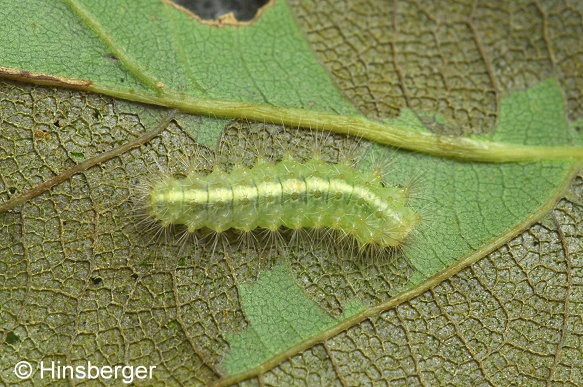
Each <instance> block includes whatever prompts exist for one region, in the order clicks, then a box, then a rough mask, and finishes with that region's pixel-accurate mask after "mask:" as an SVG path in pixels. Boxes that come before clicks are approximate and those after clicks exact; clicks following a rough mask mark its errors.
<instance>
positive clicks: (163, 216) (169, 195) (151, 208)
mask: <svg viewBox="0 0 583 387" xmlns="http://www.w3.org/2000/svg"><path fill="white" fill-rule="evenodd" d="M146 210H147V213H148V215H149V217H150V218H152V219H155V220H157V221H159V222H160V223H161V224H162V225H163V226H165V227H166V226H169V225H184V226H186V228H187V229H188V231H189V232H195V231H197V230H201V229H209V230H212V231H214V232H216V233H221V232H224V231H226V230H229V229H235V230H239V231H242V232H250V231H252V230H254V229H258V228H259V229H266V230H270V231H274V232H275V231H277V230H278V229H280V228H282V227H283V228H287V229H291V230H300V229H329V230H332V231H336V232H339V233H340V234H342V235H343V236H346V237H350V238H353V240H354V241H356V242H357V244H358V246H359V247H360V248H366V247H369V246H375V247H380V248H394V247H398V246H400V245H401V244H403V242H404V241H405V240H406V239H407V237H408V236H409V234H410V233H411V232H412V230H413V229H414V228H415V226H416V224H417V223H418V222H419V221H420V219H421V218H420V216H419V214H417V213H416V212H415V211H414V210H413V209H412V208H410V207H408V206H407V191H406V189H404V188H402V187H396V186H387V185H386V184H385V183H384V182H383V179H382V174H381V173H380V172H379V171H370V172H361V171H358V170H356V169H355V168H354V167H353V166H352V165H350V164H349V163H347V162H341V163H338V164H329V163H327V162H325V161H324V160H322V159H321V158H320V157H319V156H318V155H315V156H313V157H312V158H311V159H308V160H305V161H303V162H302V161H298V160H296V159H294V158H293V157H290V156H286V157H284V158H283V159H281V160H279V161H277V162H275V163H273V162H270V161H267V160H265V159H258V161H257V162H256V163H255V164H254V165H253V166H252V167H250V168H249V167H246V166H241V165H239V166H235V167H234V168H233V169H232V170H230V171H228V172H227V171H225V170H223V169H221V168H216V167H215V168H213V170H212V172H210V173H208V174H205V173H202V172H200V171H193V172H190V173H188V174H187V175H186V176H184V177H182V178H177V177H174V176H165V177H163V178H162V179H161V180H159V181H158V182H156V183H154V184H152V185H151V186H150V190H149V192H148V193H147V197H146Z"/></svg>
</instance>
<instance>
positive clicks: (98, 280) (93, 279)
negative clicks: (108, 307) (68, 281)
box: [91, 277, 103, 285]
mask: <svg viewBox="0 0 583 387" xmlns="http://www.w3.org/2000/svg"><path fill="white" fill-rule="evenodd" d="M101 281H103V280H102V279H101V278H99V277H91V282H93V285H99V284H100V283H101Z"/></svg>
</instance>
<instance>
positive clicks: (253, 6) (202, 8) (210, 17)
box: [171, 0, 275, 25]
mask: <svg viewBox="0 0 583 387" xmlns="http://www.w3.org/2000/svg"><path fill="white" fill-rule="evenodd" d="M274 1H275V0H172V1H171V3H174V4H175V5H178V6H179V7H177V8H179V9H181V10H182V11H187V13H190V14H194V16H197V17H198V18H200V19H202V20H203V21H208V22H209V24H213V25H226V24H229V25H239V24H242V25H246V24H249V22H252V21H253V20H254V19H256V18H257V17H258V16H259V15H260V14H261V11H262V10H263V9H264V7H265V6H266V5H268V4H272V3H273V2H274Z"/></svg>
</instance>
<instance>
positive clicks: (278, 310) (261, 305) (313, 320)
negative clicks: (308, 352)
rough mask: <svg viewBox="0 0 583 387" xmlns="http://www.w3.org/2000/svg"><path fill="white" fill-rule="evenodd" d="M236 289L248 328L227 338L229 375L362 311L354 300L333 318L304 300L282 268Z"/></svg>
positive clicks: (225, 362) (226, 366)
mask: <svg viewBox="0 0 583 387" xmlns="http://www.w3.org/2000/svg"><path fill="white" fill-rule="evenodd" d="M239 290H240V292H241V294H240V297H241V307H242V308H243V311H244V312H245V317H246V318H247V321H248V322H249V327H248V328H247V330H246V331H245V332H244V333H242V334H240V335H234V336H231V337H229V336H227V340H228V341H229V344H230V347H231V350H230V352H229V355H228V356H227V358H226V359H225V361H224V367H225V369H226V370H227V372H228V373H229V374H235V373H237V372H242V371H245V370H247V369H250V368H252V367H254V366H257V365H259V364H261V363H263V362H264V361H267V360H269V359H270V358H271V357H273V356H275V355H278V354H279V353H280V352H283V351H285V350H286V349H288V348H290V347H292V346H293V345H294V344H297V343H300V342H302V341H303V340H307V339H309V338H310V337H312V336H314V335H316V334H317V333H319V332H321V331H324V330H326V329H327V328H330V327H332V326H333V325H335V324H337V323H338V322H340V321H342V319H344V318H348V317H350V316H352V315H354V314H355V313H357V312H359V311H360V310H362V309H363V308H364V307H363V305H362V304H360V302H358V301H356V302H353V303H351V305H350V310H349V311H345V313H344V314H343V315H342V318H340V319H336V318H333V317H332V316H330V315H328V314H327V313H326V312H324V311H323V310H322V309H321V308H320V307H319V306H318V305H317V304H316V303H315V302H314V301H312V300H310V299H309V298H307V297H306V295H305V294H304V293H303V292H302V290H301V289H300V288H299V287H298V285H297V284H296V283H295V282H294V280H293V278H292V277H291V276H290V274H289V272H288V269H287V268H286V267H285V266H283V265H281V266H275V267H274V268H273V269H271V271H269V272H267V273H264V274H263V275H262V276H261V277H260V278H259V279H258V280H257V282H256V283H254V284H248V285H245V284H244V285H241V286H240V287H239Z"/></svg>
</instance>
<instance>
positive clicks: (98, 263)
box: [0, 0, 583, 385]
mask: <svg viewBox="0 0 583 387" xmlns="http://www.w3.org/2000/svg"><path fill="white" fill-rule="evenodd" d="M290 3H291V4H290V5H291V8H289V7H288V4H286V2H284V1H276V2H275V4H274V5H272V6H271V7H269V8H267V9H266V11H265V13H264V14H263V15H262V16H261V17H260V18H259V19H258V21H256V22H255V23H253V24H251V25H250V26H245V27H243V26H241V27H221V28H218V27H213V26H209V25H203V24H201V23H199V22H198V21H197V20H194V19H191V18H190V17H189V16H188V15H186V14H183V13H181V12H180V11H178V10H176V9H175V8H174V7H172V6H170V5H168V3H167V2H163V1H154V0H151V1H144V2H139V3H138V2H133V1H127V2H119V1H111V2H92V1H79V0H67V1H62V2H43V1H27V2H12V1H4V2H3V3H2V4H0V5H2V7H1V8H0V9H1V10H2V11H0V15H2V19H3V20H5V21H6V22H5V23H2V25H0V39H1V40H2V42H3V43H2V44H1V45H0V66H2V67H1V68H0V73H1V74H2V75H3V76H5V77H7V78H13V79H17V80H19V81H27V82H33V83H39V84H42V85H51V86H58V87H57V88H52V87H40V86H30V85H26V84H23V83H18V82H2V83H1V90H2V92H1V98H0V109H1V110H0V115H1V117H2V121H1V124H0V171H1V173H0V248H2V249H1V251H2V252H1V253H0V342H1V343H3V345H2V346H0V355H1V356H0V358H1V359H2V360H0V370H1V371H0V381H2V382H3V383H13V382H17V381H18V379H16V376H15V375H14V374H13V371H12V370H13V367H14V365H15V364H16V363H18V362H19V361H21V360H27V361H30V362H31V363H33V364H38V362H39V361H41V360H45V361H51V360H54V361H61V363H62V364H70V365H80V364H83V363H84V362H86V361H87V360H90V361H91V362H92V363H93V364H100V365H118V364H131V365H145V366H150V365H156V366H157V369H156V372H155V373H154V379H155V382H165V383H169V384H208V383H213V382H216V383H217V384H222V385H227V384H230V383H235V382H239V381H246V380H249V381H252V382H257V383H271V384H298V383H301V382H304V383H307V384H310V385H317V384H334V383H340V384H345V385H352V384H368V383H375V382H377V383H381V382H386V383H390V384H406V385H412V384H447V383H451V384H488V383H489V384H504V383H508V382H509V381H510V382H511V383H516V384H528V385H532V384H544V383H547V384H553V383H561V382H565V383H573V384H576V383H577V381H579V380H581V379H582V378H583V376H582V375H581V371H580V370H581V369H583V367H581V358H583V356H582V352H581V348H582V346H581V345H580V334H579V331H578V330H577V322H578V321H579V320H580V319H579V318H578V317H577V316H580V315H581V305H583V303H582V302H581V292H580V289H579V287H578V282H577V274H576V273H577V271H578V270H580V266H581V265H580V262H579V261H580V259H578V258H579V257H580V256H581V254H582V252H581V247H580V240H581V234H582V233H583V231H581V230H582V229H581V219H582V218H583V217H582V216H581V215H582V210H581V199H580V198H581V197H582V194H581V186H582V185H581V181H582V180H581V178H579V177H578V178H575V180H572V178H573V176H574V175H575V174H576V173H577V168H578V167H579V166H578V165H577V161H576V158H578V157H581V141H582V137H581V134H580V131H579V132H578V129H577V128H578V127H579V126H580V121H581V117H582V116H583V110H581V109H582V108H581V106H583V104H582V103H581V102H582V101H583V96H582V95H581V88H580V87H579V86H578V85H579V84H578V83H577V82H578V80H579V79H580V78H581V74H580V71H581V69H580V66H577V64H578V62H577V58H578V56H577V55H578V54H579V53H580V52H581V49H580V48H581V47H580V44H579V43H580V41H579V40H577V39H573V38H572V36H576V31H580V32H582V28H583V27H582V24H581V22H580V17H579V18H578V17H577V15H579V16H580V14H581V12H580V11H576V9H575V7H568V6H564V7H563V6H557V9H555V8H553V7H547V6H546V5H544V4H540V5H539V4H535V5H532V4H530V3H528V4H526V3H525V4H522V3H521V2H517V3H513V4H510V5H507V6H504V7H503V6H499V7H494V6H491V7H484V6H482V5H476V6H475V7H468V8H466V7H464V6H463V5H459V4H457V3H456V4H448V5H447V6H444V5H441V6H436V5H435V4H433V3H432V2H426V3H423V4H417V3H399V4H398V5H395V6H394V7H392V6H389V4H388V3H385V2H374V1H369V2H351V3H350V4H346V3H342V2H337V3H333V4H326V5H323V4H322V3H321V2H309V1H303V2H297V1H290ZM416 7H419V8H418V9H417V8H416ZM498 11H500V12H498ZM294 18H295V19H296V20H297V21H298V25H299V27H300V28H301V29H302V31H303V34H305V35H302V32H300V31H299V30H298V26H297V25H296V21H295V20H294ZM573 31H575V32H573ZM579 35H581V34H579ZM304 36H305V38H304ZM306 41H307V42H306ZM517 53H519V54H517ZM62 87H65V88H75V89H81V90H82V91H68V90H66V89H64V88H62ZM91 92H99V93H102V94H105V95H107V96H105V95H98V94H95V93H91ZM136 102H142V103H149V104H153V105H159V106H161V107H153V106H151V105H145V104H140V103H136ZM168 107H170V108H179V109H180V110H182V113H179V112H176V111H174V110H171V111H168V110H166V108H168ZM192 113H196V114H200V115H194V114H192ZM216 117H223V118H224V117H226V118H248V119H252V120H256V121H258V122H256V123H252V122H247V121H245V120H238V121H228V120H226V119H223V118H216ZM377 119H380V120H383V121H382V122H381V121H377ZM278 124H286V125H288V127H287V128H283V127H282V126H281V125H278ZM296 127H311V128H315V129H329V130H333V131H336V132H339V133H347V132H350V133H352V134H358V135H361V136H363V137H365V138H369V139H373V140H375V141H377V142H380V143H383V144H394V145H398V146H399V147H400V148H401V149H399V150H395V149H394V148H391V147H387V146H386V145H380V144H378V143H376V144H370V143H368V142H366V141H363V142H361V143H360V144H359V145H358V152H360V153H358V155H357V156H356V157H357V158H360V159H361V164H360V166H359V167H360V168H362V169H366V168H370V166H371V164H372V163H374V162H375V160H378V159H379V158H381V159H383V158H384V157H386V156H387V155H389V157H390V159H391V160H392V163H391V164H390V165H389V167H388V168H387V170H386V178H387V180H388V181H389V182H390V183H391V184H405V185H407V184H409V183H411V180H412V176H413V177H414V176H420V180H421V182H420V183H419V184H418V186H416V187H415V188H416V191H415V190H414V193H415V195H414V198H412V200H411V205H412V206H414V207H415V208H416V209H417V210H418V211H419V212H420V213H421V214H422V216H423V219H424V221H423V223H422V225H421V226H420V228H419V230H418V232H417V234H416V235H415V236H414V238H412V239H411V241H410V242H409V243H408V245H407V246H405V248H404V250H403V251H402V254H397V255H396V256H395V257H393V258H391V259H379V260H376V261H365V262H362V261H358V260H355V259H354V258H353V257H352V256H350V254H344V253H343V252H339V253H335V252H333V251H330V250H329V249H327V248H325V246H319V245H318V244H315V245H314V246H312V245H307V246H303V247H300V248H293V249H292V248H290V249H289V251H288V252H287V254H286V255H285V256H280V255H277V254H267V253H265V252H264V251H263V250H261V249H260V250H261V251H259V250H254V249H246V248H244V247H242V246H239V245H238V244H237V243H230V242H226V241H225V242H224V243H223V242H221V243H219V244H218V245H217V246H206V245H203V244H197V243H192V242H191V241H187V243H186V244H183V243H181V241H179V240H178V239H179V236H177V235H173V234H171V235H168V237H167V238H166V239H163V240H160V239H155V238H154V239H152V238H151V237H150V236H149V235H145V233H144V229H143V227H141V226H140V225H139V224H137V223H138V222H137V221H136V220H135V218H134V216H135V212H136V209H135V207H134V206H133V205H132V201H133V198H134V197H135V196H136V192H137V191H139V187H138V186H139V185H140V182H143V181H145V180H148V178H150V176H152V175H156V174H158V173H159V168H160V166H162V168H164V169H166V168H174V167H175V166H176V165H179V164H180V163H181V159H184V158H185V157H188V156H192V155H193V154H195V155H197V156H200V157H206V158H207V159H215V158H216V159H219V160H224V159H227V160H228V161H233V160H235V161H243V162H249V161H250V160H249V158H250V156H249V154H250V153H252V152H254V151H256V150H257V148H258V147H262V148H265V149H267V150H269V151H272V152H273V153H274V154H278V152H279V153H281V146H282V144H284V145H285V147H287V148H288V149H289V150H292V151H293V152H296V153H298V154H303V155H305V154H306V153H309V152H310V151H311V148H310V146H309V145H308V146H306V144H311V142H313V141H314V135H313V134H312V133H310V132H308V131H299V130H295V129H292V128H296ZM319 141H320V140H319ZM324 143H325V146H324V149H325V151H326V152H327V154H329V155H330V156H331V157H332V158H334V157H335V155H336V157H337V156H338V155H337V154H336V152H337V151H338V149H340V150H344V149H347V148H350V147H353V146H354V143H355V142H354V141H353V139H352V138H343V137H339V136H329V137H328V138H326V140H325V141H324ZM405 149H411V150H414V151H419V152H422V153H417V152H415V153H414V152H409V151H406V150H405ZM341 153H342V152H341ZM80 155H81V156H82V157H79V156H80ZM361 156H362V157H361ZM441 156H444V157H447V158H443V157H441ZM554 159H558V161H557V160H555V161H552V160H554ZM463 160H466V161H463ZM467 160H481V161H485V160H486V161H488V160H489V161H492V162H495V163H483V162H468V161H467ZM512 160H514V161H517V160H518V161H522V162H520V163H516V162H514V163H501V162H504V161H512ZM527 160H528V162H527ZM534 160H542V161H534ZM570 183H571V187H570V189H569V191H568V192H567V193H566V194H565V199H563V200H561V201H560V202H559V203H558V204H557V205H556V206H555V203H556V201H557V200H558V199H560V198H561V197H562V195H563V192H564V191H565V189H566V188H567V187H568V186H569V184H570ZM553 206H554V208H555V209H554V210H553V211H552V212H551V213H550V214H549V215H548V216H547V217H546V218H544V219H543V220H541V223H539V224H534V225H533V223H534V222H536V221H537V220H538V219H541V217H542V216H543V215H544V214H545V213H547V212H548V211H549V210H551V209H552V208H553ZM516 235H518V236H516ZM514 236H516V237H515V238H514V239H512V237H514ZM505 243H506V244H505ZM283 264H285V265H283ZM465 267H468V268H467V269H465V270H463V271H461V272H460V270H462V269H463V268H465ZM458 272H459V273H458ZM456 273H458V274H456ZM286 306H288V307H287V308H286ZM308 316H309V318H307V317H308ZM579 325H580V324H579ZM246 355H247V356H246ZM33 380H34V381H35V382H37V383H41V380H40V379H39V376H38V374H37V375H35V376H34V377H33ZM42 382H43V383H45V382H46V380H45V381H42Z"/></svg>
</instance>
